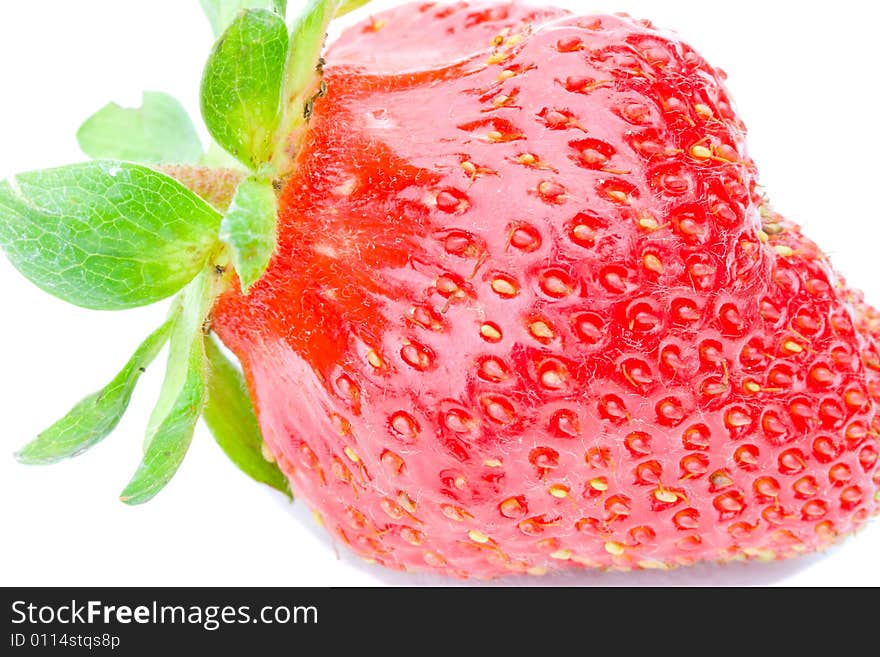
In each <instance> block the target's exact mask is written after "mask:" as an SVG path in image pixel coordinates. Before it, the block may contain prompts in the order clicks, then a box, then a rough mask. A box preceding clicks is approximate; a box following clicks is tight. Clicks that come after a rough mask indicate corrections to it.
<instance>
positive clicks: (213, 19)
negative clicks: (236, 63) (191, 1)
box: [201, 0, 287, 37]
mask: <svg viewBox="0 0 880 657" xmlns="http://www.w3.org/2000/svg"><path fill="white" fill-rule="evenodd" d="M201 3H202V10H203V11H204V12H205V15H206V16H207V17H208V21H209V22H210V23H211V29H213V30H214V36H215V37H219V36H220V35H221V34H223V33H224V32H225V31H226V28H227V27H229V25H230V24H231V23H232V21H233V20H234V19H235V17H236V15H237V14H238V12H240V11H241V10H242V9H272V10H274V11H275V13H277V14H278V15H279V16H281V18H284V16H285V15H286V14H287V0H201Z"/></svg>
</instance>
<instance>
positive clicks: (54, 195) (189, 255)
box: [0, 160, 221, 310]
mask: <svg viewBox="0 0 880 657" xmlns="http://www.w3.org/2000/svg"><path fill="white" fill-rule="evenodd" d="M220 220H221V216H220V214H219V213H218V212H217V211H216V210H214V208H212V207H211V206H210V205H209V204H208V203H206V202H205V201H204V200H202V199H201V198H199V197H198V196H196V195H195V194H194V193H192V192H191V191H189V190H188V189H187V188H186V187H184V186H183V185H181V184H180V183H179V182H177V181H176V180H174V179H173V178H170V177H168V176H166V175H164V174H162V173H159V172H158V171H154V170H153V169H150V168H147V167H145V166H141V165H137V164H131V163H127V162H117V161H110V160H101V161H97V162H88V163H85V164H75V165H71V166H67V167H61V168H58V169H47V170H44V171H35V172H31V173H24V174H20V175H18V176H16V177H15V178H13V179H11V180H9V181H5V182H2V183H0V247H3V249H5V251H6V254H7V256H8V257H9V260H10V261H11V262H12V264H13V265H15V267H16V268H17V269H18V270H19V271H20V272H21V273H22V274H24V275H25V276H26V277H27V278H29V279H30V280H31V281H32V282H33V283H35V284H36V285H38V286H39V287H41V288H42V289H44V290H45V291H46V292H48V293H50V294H53V295H55V296H56V297H59V298H61V299H64V300H65V301H68V302H70V303H73V304H76V305H78V306H83V307H85V308H93V309H99V310H118V309H123V308H132V307H135V306H143V305H146V304H149V303H153V302H154V301H158V300H159V299H164V298H165V297H168V296H170V295H172V294H174V293H175V292H177V291H178V290H180V289H181V288H182V287H183V286H184V285H186V284H187V283H188V282H189V281H190V280H192V279H193V277H194V276H195V275H196V274H197V273H198V272H199V270H201V268H202V267H203V265H204V263H205V261H206V259H207V257H208V256H209V254H210V253H211V251H212V250H213V249H214V248H216V244H217V231H218V229H219V227H220Z"/></svg>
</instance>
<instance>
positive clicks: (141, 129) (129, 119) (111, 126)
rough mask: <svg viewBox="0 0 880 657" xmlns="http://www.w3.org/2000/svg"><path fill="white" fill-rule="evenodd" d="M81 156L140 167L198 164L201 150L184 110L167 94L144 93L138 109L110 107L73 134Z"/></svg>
mask: <svg viewBox="0 0 880 657" xmlns="http://www.w3.org/2000/svg"><path fill="white" fill-rule="evenodd" d="M76 138H77V141H78V142H79V146H80V148H81V149H82V151H83V153H85V154H86V155H88V156H89V157H91V158H94V159H96V160H98V159H111V160H129V161H132V162H141V163H143V164H197V163H199V162H200V161H201V160H202V157H203V154H204V152H203V148H202V142H201V140H200V139H199V135H198V133H196V129H195V127H194V126H193V123H192V120H191V119H190V118H189V114H187V112H186V110H185V109H184V108H183V105H181V104H180V103H179V102H178V101H177V100H176V99H175V98H173V97H172V96H169V95H168V94H164V93H160V92H155V91H146V92H144V96H143V101H142V103H141V106H140V107H137V108H129V107H120V106H119V105H117V104H116V103H110V104H108V105H105V106H104V107H103V108H101V109H100V110H98V111H97V112H96V113H95V114H93V115H92V116H91V117H89V118H88V119H86V121H85V123H83V124H82V126H80V129H79V131H78V132H77V133H76Z"/></svg>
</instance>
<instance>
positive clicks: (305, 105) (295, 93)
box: [272, 0, 369, 176]
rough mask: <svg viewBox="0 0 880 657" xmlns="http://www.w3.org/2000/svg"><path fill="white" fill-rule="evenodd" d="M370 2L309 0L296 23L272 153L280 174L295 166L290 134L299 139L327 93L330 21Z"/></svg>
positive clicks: (292, 33) (291, 37)
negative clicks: (326, 48)
mask: <svg viewBox="0 0 880 657" xmlns="http://www.w3.org/2000/svg"><path fill="white" fill-rule="evenodd" d="M367 2H369V0H309V2H308V4H307V5H306V7H305V9H303V11H302V13H300V15H299V17H298V18H297V19H296V21H295V22H294V23H293V27H292V28H291V31H290V49H289V52H288V55H287V68H286V71H285V77H284V95H283V104H284V110H283V114H282V119H281V123H280V124H279V127H278V130H277V133H276V136H275V139H274V142H275V145H276V148H275V152H274V153H273V155H272V166H273V170H274V172H275V174H276V175H280V176H285V175H288V174H289V173H290V171H291V169H292V167H293V161H292V159H291V155H290V143H289V142H290V137H291V135H294V136H295V137H294V139H295V140H296V139H297V138H296V135H298V134H301V133H302V131H303V128H304V126H305V124H306V123H307V122H308V120H309V118H310V117H311V113H312V107H313V104H314V102H315V99H316V98H317V97H318V96H320V95H321V94H322V93H323V87H322V74H323V72H322V61H323V60H322V59H321V52H322V51H323V49H324V41H325V40H326V38H327V28H328V26H329V25H330V22H331V21H332V20H333V19H334V18H335V17H336V16H341V15H343V14H346V13H348V12H349V11H353V10H354V9H357V8H358V7H361V6H363V5H365V4H367Z"/></svg>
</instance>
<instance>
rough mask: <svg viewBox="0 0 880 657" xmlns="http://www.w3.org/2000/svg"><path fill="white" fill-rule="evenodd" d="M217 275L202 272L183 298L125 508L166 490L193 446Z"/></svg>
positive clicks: (125, 495)
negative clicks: (207, 324)
mask: <svg viewBox="0 0 880 657" xmlns="http://www.w3.org/2000/svg"><path fill="white" fill-rule="evenodd" d="M212 275H213V274H212V273H211V271H210V270H205V271H203V272H202V273H201V274H200V275H199V276H198V277H197V278H196V279H195V280H194V281H193V282H192V283H191V284H190V285H189V286H188V287H187V288H186V290H185V291H184V292H183V294H182V296H181V298H180V299H179V308H180V310H179V313H176V318H175V319H174V327H173V329H172V332H171V344H170V347H169V350H168V366H167V370H166V371H165V380H164V381H163V383H162V390H161V391H160V393H159V401H158V402H157V403H156V406H155V408H154V409H153V413H152V415H151V416H150V421H149V424H148V425H147V432H146V436H145V439H144V457H143V460H142V461H141V464H140V467H138V469H137V472H135V474H134V477H132V479H131V481H130V482H129V483H128V485H127V486H126V487H125V490H123V491H122V494H121V495H120V499H121V500H122V501H123V502H125V503H126V504H142V503H143V502H147V501H149V500H150V499H152V498H153V497H154V496H155V495H156V493H158V492H159V491H160V490H162V488H163V487H164V486H165V484H167V483H168V482H169V481H170V480H171V478H172V477H173V476H174V473H175V472H177V468H178V467H180V464H181V463H182V462H183V458H184V456H186V452H187V450H188V449H189V445H190V443H191V442H192V437H193V431H194V430H195V426H196V422H197V421H198V419H199V416H200V415H201V412H202V407H203V406H204V402H205V397H206V388H205V384H206V376H207V372H206V360H205V346H204V331H203V324H204V321H205V317H206V316H207V314H208V312H209V311H210V308H211V304H212V303H213V301H214V296H215V290H214V288H213V285H212V280H211V277H212Z"/></svg>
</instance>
